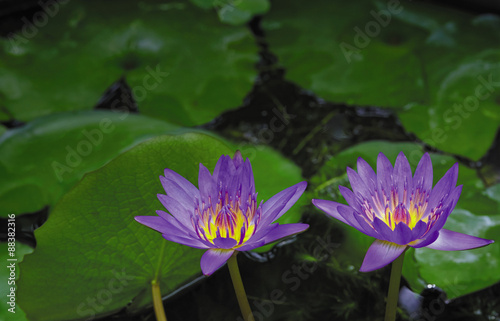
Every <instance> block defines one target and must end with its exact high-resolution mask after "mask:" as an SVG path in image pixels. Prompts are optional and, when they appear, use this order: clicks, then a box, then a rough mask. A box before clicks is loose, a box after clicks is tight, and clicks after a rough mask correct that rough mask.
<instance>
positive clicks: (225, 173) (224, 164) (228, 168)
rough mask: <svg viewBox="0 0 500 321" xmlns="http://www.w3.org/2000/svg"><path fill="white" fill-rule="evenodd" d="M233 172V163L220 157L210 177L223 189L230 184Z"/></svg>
mask: <svg viewBox="0 0 500 321" xmlns="http://www.w3.org/2000/svg"><path fill="white" fill-rule="evenodd" d="M235 172H236V168H235V167H234V162H233V160H232V159H231V157H230V156H226V155H222V156H221V157H220V158H219V160H218V161H217V164H216V165H215V169H214V174H213V175H212V177H213V178H214V181H215V182H217V184H219V182H221V183H222V187H223V188H225V187H227V186H228V185H229V184H230V183H231V182H230V180H231V179H232V177H233V176H234V173H235Z"/></svg>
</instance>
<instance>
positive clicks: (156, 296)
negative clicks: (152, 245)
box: [151, 240, 167, 321]
mask: <svg viewBox="0 0 500 321" xmlns="http://www.w3.org/2000/svg"><path fill="white" fill-rule="evenodd" d="M166 244H167V241H166V240H163V242H162V244H161V248H160V255H159V256H158V264H157V265H156V272H155V278H154V279H153V281H151V290H152V292H153V307H154V310H155V315H156V320H157V321H167V316H166V315H165V309H164V308H163V300H162V299H161V290H160V280H159V276H160V269H161V263H162V259H163V252H164V251H165V246H166Z"/></svg>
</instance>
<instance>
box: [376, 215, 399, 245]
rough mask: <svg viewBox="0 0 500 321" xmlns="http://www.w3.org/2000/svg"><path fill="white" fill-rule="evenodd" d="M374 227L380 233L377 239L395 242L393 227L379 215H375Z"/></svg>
mask: <svg viewBox="0 0 500 321" xmlns="http://www.w3.org/2000/svg"><path fill="white" fill-rule="evenodd" d="M373 227H374V228H375V231H377V232H378V233H379V234H380V236H377V239H381V240H385V241H388V242H395V233H394V231H393V230H391V228H390V227H389V226H388V225H387V224H385V223H384V222H383V221H382V220H381V219H379V218H378V217H375V218H374V219H373ZM395 243H396V242H395Z"/></svg>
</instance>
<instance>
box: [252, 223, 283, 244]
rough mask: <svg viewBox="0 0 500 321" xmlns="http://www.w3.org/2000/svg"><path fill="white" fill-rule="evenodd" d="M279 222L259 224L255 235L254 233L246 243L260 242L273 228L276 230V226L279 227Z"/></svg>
mask: <svg viewBox="0 0 500 321" xmlns="http://www.w3.org/2000/svg"><path fill="white" fill-rule="evenodd" d="M278 225H279V224H278V223H274V224H271V225H267V226H265V225H262V224H259V225H258V226H257V230H256V232H255V234H254V235H252V236H251V237H250V238H249V239H248V240H247V241H246V242H245V245H246V244H249V243H250V242H260V241H261V240H264V237H265V236H266V235H267V234H269V232H271V231H272V230H274V229H275V228H276V227H278Z"/></svg>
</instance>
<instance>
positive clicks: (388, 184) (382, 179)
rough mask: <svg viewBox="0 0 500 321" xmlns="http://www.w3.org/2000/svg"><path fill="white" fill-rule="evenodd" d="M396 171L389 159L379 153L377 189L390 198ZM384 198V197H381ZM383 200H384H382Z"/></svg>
mask: <svg viewBox="0 0 500 321" xmlns="http://www.w3.org/2000/svg"><path fill="white" fill-rule="evenodd" d="M393 171H394V169H393V168H392V164H391V162H390V161H389V160H388V159H387V157H386V156H385V155H384V154H382V153H379V154H378V158H377V189H378V190H379V191H380V193H382V191H383V192H384V193H385V195H387V196H389V193H390V191H391V188H392V174H393ZM380 196H381V197H382V195H380ZM382 199H383V198H382Z"/></svg>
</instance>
